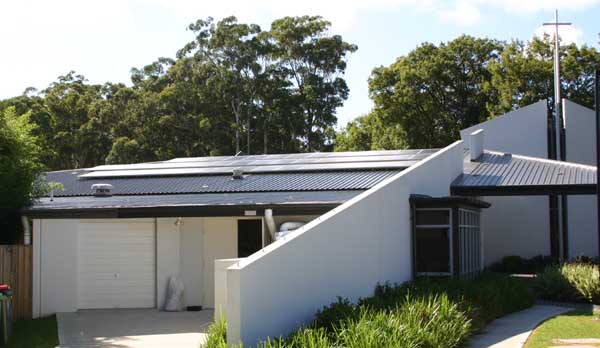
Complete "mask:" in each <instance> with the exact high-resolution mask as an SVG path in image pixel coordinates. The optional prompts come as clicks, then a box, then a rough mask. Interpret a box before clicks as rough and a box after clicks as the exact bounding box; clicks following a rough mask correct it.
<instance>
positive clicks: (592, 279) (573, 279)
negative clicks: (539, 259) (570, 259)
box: [562, 263, 600, 303]
mask: <svg viewBox="0 0 600 348" xmlns="http://www.w3.org/2000/svg"><path fill="white" fill-rule="evenodd" d="M562 273H563V274H564V275H565V277H566V278H567V281H568V282H569V283H571V284H573V286H574V287H575V289H576V290H577V292H578V294H579V295H580V296H581V297H583V298H584V299H585V300H587V301H588V302H590V303H600V274H599V272H598V266H597V265H594V264H584V263H575V264H565V265H563V266H562Z"/></svg>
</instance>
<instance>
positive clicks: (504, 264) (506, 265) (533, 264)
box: [489, 255, 554, 274]
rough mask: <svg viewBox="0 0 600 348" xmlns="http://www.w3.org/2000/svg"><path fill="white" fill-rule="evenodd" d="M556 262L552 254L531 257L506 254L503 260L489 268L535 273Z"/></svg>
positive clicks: (517, 272) (493, 270)
mask: <svg viewBox="0 0 600 348" xmlns="http://www.w3.org/2000/svg"><path fill="white" fill-rule="evenodd" d="M552 264H554V261H553V260H552V257H551V256H544V255H537V256H534V257H532V258H530V259H525V258H522V257H521V256H516V255H511V256H505V257H503V258H502V260H500V261H498V262H495V263H493V264H491V265H490V267H489V270H490V271H492V272H498V273H509V274H535V273H539V272H541V271H543V270H544V269H545V268H546V267H547V266H550V265H552Z"/></svg>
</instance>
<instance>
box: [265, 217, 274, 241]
mask: <svg viewBox="0 0 600 348" xmlns="http://www.w3.org/2000/svg"><path fill="white" fill-rule="evenodd" d="M265 222H266V223H267V229H268V230H269V235H270V236H271V242H274V241H275V232H277V227H276V226H275V220H273V209H265Z"/></svg>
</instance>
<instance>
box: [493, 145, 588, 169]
mask: <svg viewBox="0 0 600 348" xmlns="http://www.w3.org/2000/svg"><path fill="white" fill-rule="evenodd" d="M484 153H489V154H493V155H501V156H506V155H511V156H513V157H516V158H521V159H525V160H530V161H536V162H544V163H550V164H562V165H565V166H571V167H578V168H583V169H594V170H595V169H597V167H596V166H592V165H589V164H582V163H575V162H568V161H559V160H554V159H549V158H541V157H534V156H527V155H520V154H514V153H510V152H502V151H494V150H484Z"/></svg>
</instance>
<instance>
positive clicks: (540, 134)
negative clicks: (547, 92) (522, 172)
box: [460, 100, 548, 158]
mask: <svg viewBox="0 0 600 348" xmlns="http://www.w3.org/2000/svg"><path fill="white" fill-rule="evenodd" d="M547 119H548V110H547V107H546V101H545V100H541V101H539V102H537V103H534V104H531V105H528V106H526V107H524V108H521V109H519V110H516V111H512V112H509V113H507V114H504V115H501V116H498V117H495V118H492V119H491V120H488V121H485V122H482V123H480V124H477V125H475V126H472V127H469V128H465V129H463V130H461V131H460V138H461V139H462V140H464V141H465V145H468V143H469V135H470V134H471V133H473V132H475V131H476V130H478V129H483V130H484V132H485V140H484V148H485V149H486V150H494V151H503V152H510V153H514V154H519V155H528V156H534V157H541V158H548V134H547V132H548V130H547V124H548V121H547Z"/></svg>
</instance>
